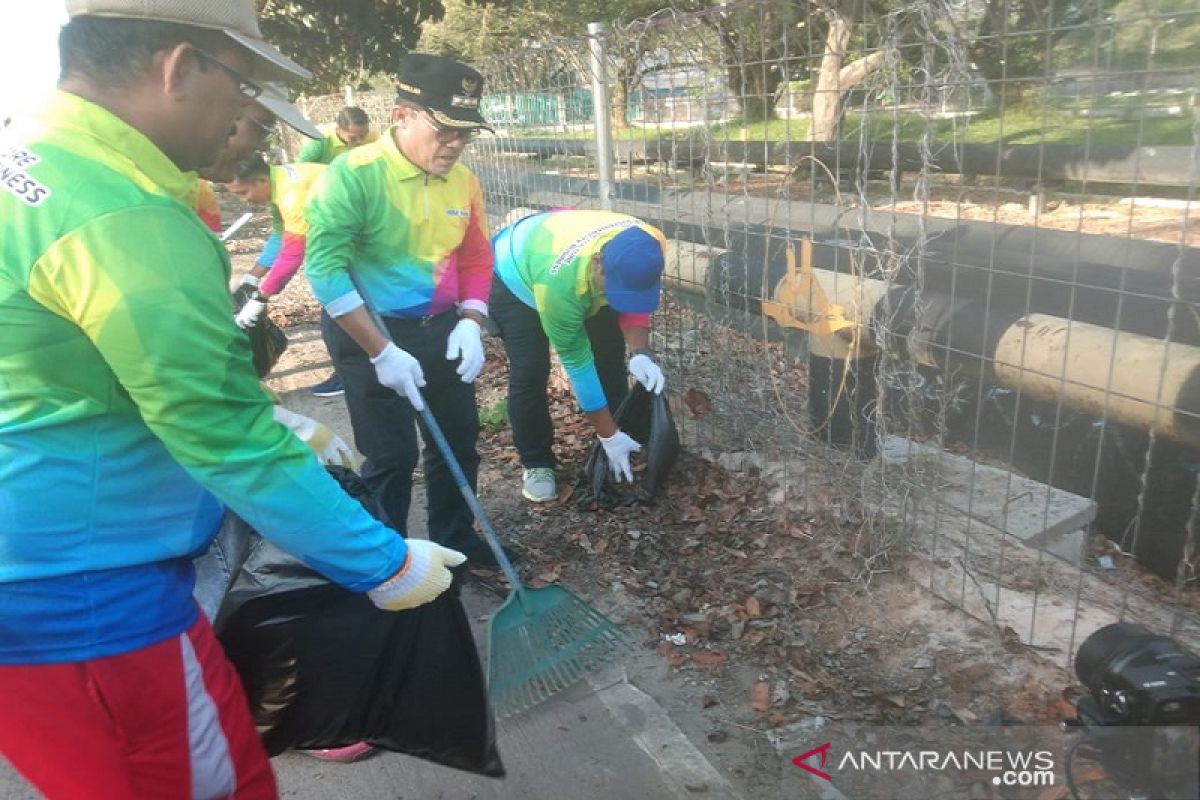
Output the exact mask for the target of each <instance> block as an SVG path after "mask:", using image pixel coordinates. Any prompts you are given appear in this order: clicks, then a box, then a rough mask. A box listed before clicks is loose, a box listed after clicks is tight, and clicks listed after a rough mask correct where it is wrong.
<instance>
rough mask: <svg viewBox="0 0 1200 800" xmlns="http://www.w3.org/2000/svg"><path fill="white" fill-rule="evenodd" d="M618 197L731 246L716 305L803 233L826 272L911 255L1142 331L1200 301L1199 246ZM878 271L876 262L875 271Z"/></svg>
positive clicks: (936, 277)
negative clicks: (856, 258) (1176, 307)
mask: <svg viewBox="0 0 1200 800" xmlns="http://www.w3.org/2000/svg"><path fill="white" fill-rule="evenodd" d="M476 173H477V174H478V175H479V176H480V179H481V180H482V181H483V183H484V185H485V186H489V187H493V186H494V187H501V186H503V187H505V192H506V193H505V195H504V196H503V197H497V196H495V195H494V194H493V195H491V196H490V197H489V199H490V200H492V201H493V202H495V203H496V204H497V205H500V206H504V207H513V206H529V207H534V208H550V207H563V206H567V207H570V206H581V207H590V204H591V203H592V202H593V201H592V198H594V197H595V196H596V194H595V191H596V185H595V181H591V180H589V179H586V178H566V177H563V176H557V175H548V174H544V173H540V172H537V171H536V170H532V169H511V170H503V171H502V170H498V169H496V168H494V167H491V166H488V165H480V166H479V167H478V168H477V169H476ZM613 196H614V210H617V211H624V212H626V213H630V214H634V215H636V216H638V217H641V218H642V219H645V220H646V221H647V222H650V223H651V224H654V225H656V226H657V227H659V228H660V229H661V230H662V231H663V232H664V233H665V234H666V235H667V236H668V238H672V239H679V240H683V241H690V242H695V243H698V244H707V245H711V246H712V247H714V248H716V249H719V250H726V251H729V254H727V255H725V256H723V257H722V260H721V266H720V269H710V270H709V273H708V274H709V284H708V286H707V287H706V288H707V291H708V292H709V293H710V295H711V299H713V300H714V301H716V302H723V303H726V304H729V305H733V306H736V307H742V308H750V309H751V310H753V309H755V308H756V307H757V304H758V302H759V301H761V299H762V297H763V291H762V287H764V286H774V285H775V284H776V283H777V282H778V279H779V278H781V277H782V276H783V274H784V271H785V270H786V260H785V252H786V248H787V247H788V245H789V243H791V242H795V241H796V240H798V239H800V238H812V239H813V240H814V242H815V247H814V261H815V262H816V263H818V264H820V265H822V266H823V267H825V268H826V269H832V270H836V271H838V272H850V271H851V270H852V269H861V268H862V267H861V266H860V267H855V266H854V265H852V262H851V259H850V257H849V256H850V249H849V247H850V246H851V245H854V246H855V250H857V251H862V250H863V249H867V250H875V251H877V252H882V253H899V254H905V253H908V254H910V255H909V256H908V257H907V258H904V259H903V260H902V261H901V262H900V263H899V264H898V267H899V268H898V270H896V269H894V268H895V267H897V263H896V262H895V260H894V259H893V262H892V263H889V264H887V265H886V266H887V267H889V268H893V271H892V278H893V279H894V280H897V281H899V282H918V281H919V282H920V283H921V284H922V285H923V286H924V287H926V288H927V289H929V290H930V291H935V292H941V293H944V294H948V295H951V296H954V297H971V298H982V299H986V300H987V301H988V302H989V304H990V305H994V306H1007V307H1010V308H1018V309H1022V310H1027V311H1030V312H1040V313H1045V314H1054V315H1056V316H1061V317H1068V318H1071V319H1075V320H1079V321H1084V322H1089V323H1092V324H1095V325H1104V326H1106V327H1111V328H1116V329H1118V330H1122V331H1127V332H1130V333H1138V334H1141V335H1144V336H1153V337H1162V336H1164V335H1165V334H1166V329H1167V313H1168V310H1169V308H1170V306H1171V304H1172V302H1173V300H1172V298H1173V297H1175V296H1176V292H1177V293H1178V297H1179V299H1180V300H1182V301H1183V302H1184V303H1188V304H1195V303H1200V249H1197V248H1192V247H1181V246H1179V245H1173V244H1166V243H1162V242H1148V241H1142V240H1136V239H1129V238H1127V237H1109V236H1099V235H1094V234H1083V233H1075V232H1071V231H1057V230H1047V229H1042V228H1030V227H1026V226H1016V225H999V224H993V223H989V222H965V221H964V222H959V221H955V220H942V219H936V218H929V217H926V218H924V219H921V218H920V217H917V216H915V215H910V214H891V213H882V212H871V211H870V210H867V209H849V210H847V209H845V208H838V207H836V206H831V205H823V204H816V203H805V202H800V201H790V202H789V201H782V200H774V199H764V198H756V197H742V196H730V195H727V194H723V193H719V192H709V191H662V190H659V189H658V188H657V187H654V186H649V185H646V184H638V183H630V182H625V181H618V182H617V183H616V184H615V185H614V187H613ZM714 208H720V209H722V210H723V212H724V213H725V218H724V219H723V220H722V223H721V227H714V225H713V222H712V218H711V215H712V213H713V209H714ZM878 266H879V265H877V264H875V265H873V264H870V263H868V264H867V265H866V268H867V275H868V276H873V271H874V270H877V269H878ZM764 270H765V271H766V275H765V276H764ZM1185 311H1186V309H1185ZM1173 338H1175V339H1176V340H1178V341H1182V342H1188V343H1194V344H1200V326H1198V325H1197V320H1196V315H1194V314H1191V313H1181V314H1177V315H1176V319H1175V331H1174V335H1173Z"/></svg>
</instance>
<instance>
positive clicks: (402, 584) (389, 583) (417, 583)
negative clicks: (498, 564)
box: [367, 539, 467, 611]
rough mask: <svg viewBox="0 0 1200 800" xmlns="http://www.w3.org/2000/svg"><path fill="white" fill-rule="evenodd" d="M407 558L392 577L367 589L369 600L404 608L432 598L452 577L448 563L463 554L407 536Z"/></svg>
mask: <svg viewBox="0 0 1200 800" xmlns="http://www.w3.org/2000/svg"><path fill="white" fill-rule="evenodd" d="M406 543H407V544H408V558H406V559H405V560H404V566H403V567H401V568H400V571H399V572H397V573H396V574H395V575H393V576H392V577H390V578H388V579H387V580H386V581H384V582H383V583H381V584H379V585H378V586H376V587H375V588H374V589H371V590H369V591H368V592H367V597H369V598H371V602H372V603H374V604H375V605H376V606H378V607H379V608H382V609H383V610H384V611H404V610H405V609H409V608H416V607H417V606H422V605H425V604H426V603H428V602H430V601H432V600H436V599H437V597H438V595H440V594H441V593H442V592H444V591H446V590H447V589H449V588H450V582H451V581H452V580H454V575H453V574H451V572H450V570H449V569H448V568H449V567H457V566H458V565H459V564H461V563H463V562H464V561H466V560H467V557H466V556H464V555H463V554H462V553H460V552H458V551H457V550H451V549H450V548H449V547H442V546H441V545H440V544H435V543H433V542H430V541H426V540H425V539H408V540H406Z"/></svg>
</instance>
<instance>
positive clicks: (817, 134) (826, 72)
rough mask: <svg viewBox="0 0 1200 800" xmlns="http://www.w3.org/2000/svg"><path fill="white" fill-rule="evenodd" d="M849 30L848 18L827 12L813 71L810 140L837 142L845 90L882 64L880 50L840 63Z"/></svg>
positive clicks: (865, 77) (883, 55)
mask: <svg viewBox="0 0 1200 800" xmlns="http://www.w3.org/2000/svg"><path fill="white" fill-rule="evenodd" d="M853 33H854V23H853V22H851V20H850V18H849V17H847V16H843V15H841V14H838V13H837V12H830V14H829V34H828V35H827V36H826V37H825V54H824V55H823V56H822V57H821V68H820V71H819V72H818V73H817V86H816V90H815V91H814V93H813V100H812V122H811V124H810V126H809V129H808V140H809V141H810V142H834V141H837V138H838V133H839V130H840V128H841V123H842V101H843V100H844V99H845V98H846V94H847V92H849V91H850V90H851V89H853V88H854V87H855V86H858V85H859V84H860V83H862V82H863V81H864V80H866V79H867V76H868V75H870V74H871V73H872V72H874V71H875V70H877V69H879V68H880V67H882V66H883V61H884V57H885V54H884V52H883V51H879V52H875V53H872V54H871V55H869V56H865V57H864V58H860V59H857V60H855V61H852V62H850V63H849V64H847V65H846V66H844V67H843V66H842V62H843V61H844V60H845V58H846V48H847V47H848V46H849V44H850V37H851V35H852V34H853Z"/></svg>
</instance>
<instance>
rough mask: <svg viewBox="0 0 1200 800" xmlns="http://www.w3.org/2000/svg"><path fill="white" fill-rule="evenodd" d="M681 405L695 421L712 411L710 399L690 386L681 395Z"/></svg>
mask: <svg viewBox="0 0 1200 800" xmlns="http://www.w3.org/2000/svg"><path fill="white" fill-rule="evenodd" d="M683 403H684V405H686V406H687V407H688V411H691V412H692V416H693V417H696V418H697V419H698V418H700V417H703V416H704V415H705V414H709V413H711V412H712V409H713V404H712V398H711V397H709V396H708V395H707V394H705V393H704V392H702V391H700V390H699V389H696V388H695V387H692V386H689V387H688V388H687V390H686V391H685V392H684V393H683Z"/></svg>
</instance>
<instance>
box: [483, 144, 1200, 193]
mask: <svg viewBox="0 0 1200 800" xmlns="http://www.w3.org/2000/svg"><path fill="white" fill-rule="evenodd" d="M476 146H477V147H478V148H480V150H481V152H485V153H486V152H495V153H518V154H526V155H531V156H534V157H536V158H554V157H563V156H576V157H578V156H590V157H593V158H594V157H595V154H596V144H595V142H594V141H592V140H591V139H540V138H537V139H535V138H522V139H511V138H494V139H492V138H489V139H486V140H481V141H480V143H479V144H478V145H476ZM613 150H614V151H615V155H616V156H617V159H618V161H621V162H624V163H644V162H658V163H669V164H674V165H676V166H684V167H693V168H694V167H698V166H700V165H702V164H705V163H710V164H711V163H737V164H753V165H755V166H757V167H760V168H762V167H766V166H789V165H791V166H797V167H798V168H800V169H801V171H802V172H803V173H804V174H807V170H806V169H804V168H803V166H804V164H803V162H802V161H801V159H802V158H804V157H805V156H811V157H813V158H816V159H818V160H819V161H821V163H823V164H825V165H826V166H828V167H829V168H830V169H831V170H833V171H834V172H836V173H849V174H850V175H851V176H853V175H854V174H855V173H859V172H863V173H866V172H891V171H893V170H898V171H900V172H920V171H924V170H933V171H934V172H938V173H941V174H949V175H969V176H973V177H976V178H980V179H995V178H1000V179H1002V180H1014V179H1015V180H1020V181H1026V182H1028V183H1029V184H1030V185H1035V184H1039V183H1049V182H1052V181H1077V182H1081V183H1108V184H1122V185H1128V186H1142V187H1152V186H1153V187H1158V186H1167V187H1174V188H1186V187H1188V186H1189V185H1190V181H1191V176H1190V174H1189V172H1190V171H1189V170H1188V169H1186V168H1184V167H1183V166H1182V165H1186V164H1188V163H1190V162H1191V161H1192V160H1193V159H1195V158H1197V157H1198V156H1197V154H1196V152H1195V148H1193V147H1191V146H1188V145H1171V146H1154V147H1137V146H1134V145H1091V146H1087V145H1075V144H1053V143H1045V144H1026V145H1020V144H1018V145H1013V144H964V143H955V144H933V145H930V146H929V147H928V148H926V147H923V146H921V145H919V144H917V143H914V142H897V143H895V144H893V143H892V142H886V141H881V142H868V143H867V144H865V145H863V144H860V143H858V142H838V143H835V144H830V143H822V142H803V141H786V140H784V141H754V142H741V141H733V140H725V139H715V138H705V139H700V138H693V137H680V138H672V139H647V140H644V141H637V140H632V141H630V140H626V141H617V142H614V143H613Z"/></svg>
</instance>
